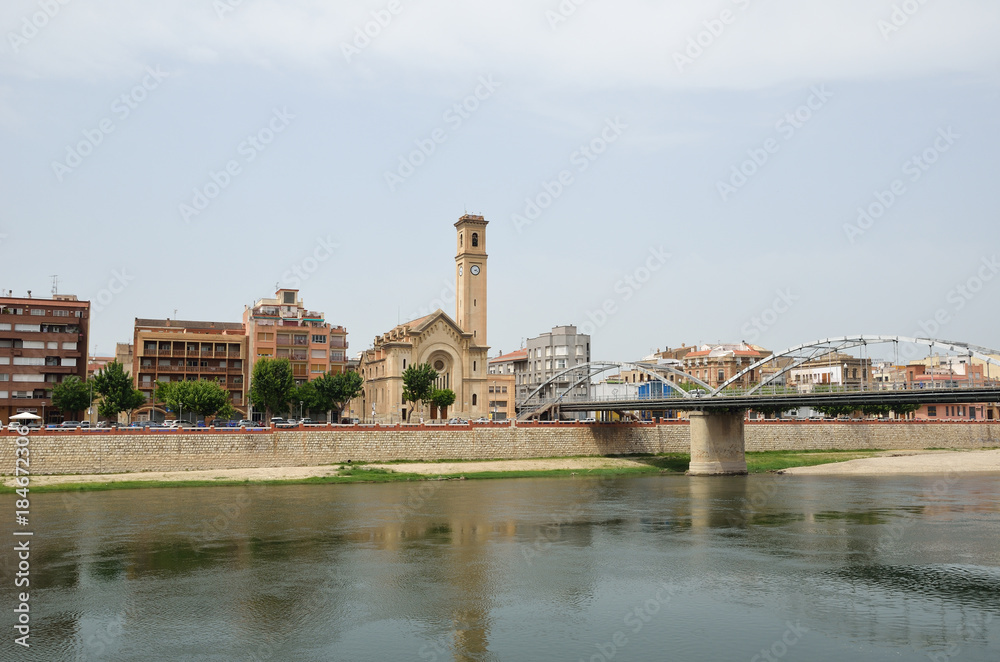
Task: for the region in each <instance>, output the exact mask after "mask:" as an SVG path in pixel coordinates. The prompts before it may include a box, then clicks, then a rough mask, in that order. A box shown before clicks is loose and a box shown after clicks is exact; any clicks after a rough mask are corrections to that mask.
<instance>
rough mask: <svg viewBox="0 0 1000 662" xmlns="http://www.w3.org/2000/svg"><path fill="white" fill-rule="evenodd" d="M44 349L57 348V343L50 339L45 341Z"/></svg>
mask: <svg viewBox="0 0 1000 662" xmlns="http://www.w3.org/2000/svg"><path fill="white" fill-rule="evenodd" d="M45 349H59V343H57V342H56V341H54V340H50V341H48V342H47V343H45Z"/></svg>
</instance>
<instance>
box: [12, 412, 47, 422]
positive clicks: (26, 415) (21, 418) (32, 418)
mask: <svg viewBox="0 0 1000 662" xmlns="http://www.w3.org/2000/svg"><path fill="white" fill-rule="evenodd" d="M41 419H42V417H41V416H35V415H34V414H31V413H28V412H22V413H20V414H18V415H16V416H11V417H10V420H12V421H40V420H41Z"/></svg>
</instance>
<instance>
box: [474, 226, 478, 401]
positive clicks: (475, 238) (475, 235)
mask: <svg viewBox="0 0 1000 662" xmlns="http://www.w3.org/2000/svg"><path fill="white" fill-rule="evenodd" d="M478 245H479V233H478V232H473V233H472V247H473V248H475V247H476V246H478ZM473 397H475V396H473Z"/></svg>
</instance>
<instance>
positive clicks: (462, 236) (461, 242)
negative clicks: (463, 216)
mask: <svg viewBox="0 0 1000 662" xmlns="http://www.w3.org/2000/svg"><path fill="white" fill-rule="evenodd" d="M462 246H465V233H464V232H463V233H461V234H459V235H458V247H459V248H461V247H462Z"/></svg>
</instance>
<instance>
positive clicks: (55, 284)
mask: <svg viewBox="0 0 1000 662" xmlns="http://www.w3.org/2000/svg"><path fill="white" fill-rule="evenodd" d="M51 278H52V296H55V295H57V294H59V276H58V275H53V276H51Z"/></svg>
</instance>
